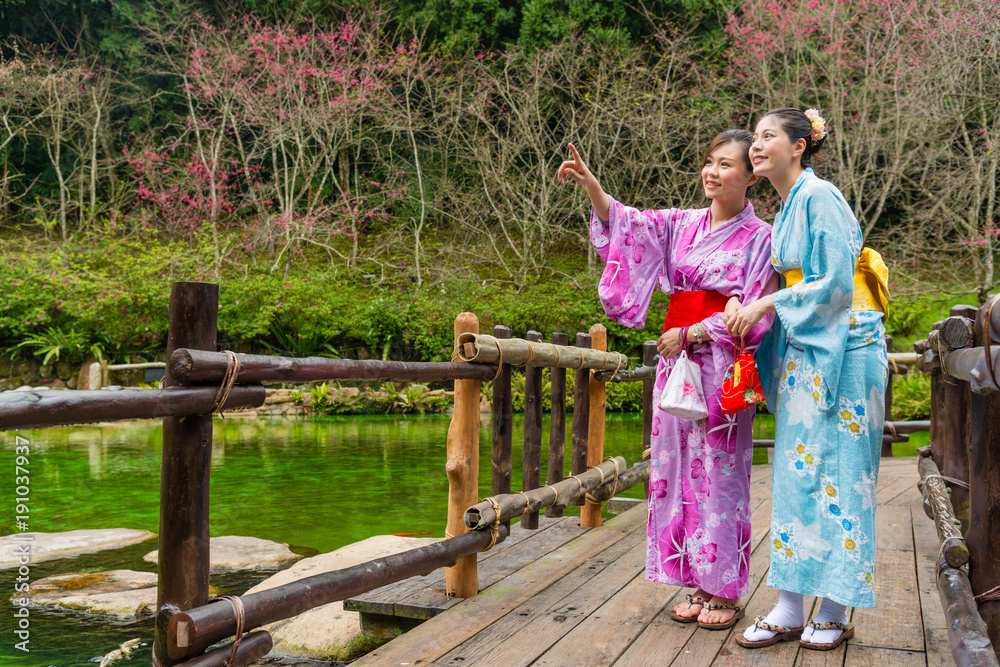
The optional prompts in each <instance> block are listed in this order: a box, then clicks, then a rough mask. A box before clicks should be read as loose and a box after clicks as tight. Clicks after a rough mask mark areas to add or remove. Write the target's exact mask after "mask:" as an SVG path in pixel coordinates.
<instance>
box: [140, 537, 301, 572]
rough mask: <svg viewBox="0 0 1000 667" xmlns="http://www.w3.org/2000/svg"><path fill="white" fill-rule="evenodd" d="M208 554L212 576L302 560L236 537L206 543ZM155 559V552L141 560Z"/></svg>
mask: <svg viewBox="0 0 1000 667" xmlns="http://www.w3.org/2000/svg"><path fill="white" fill-rule="evenodd" d="M208 550H209V559H210V563H209V567H210V568H211V571H212V572H215V573H218V572H236V571H240V570H277V569H279V568H281V567H283V566H285V565H288V564H289V563H294V562H295V561H297V560H299V559H300V558H302V556H300V555H299V554H296V553H292V551H291V550H290V549H289V548H288V545H287V544H284V543H279V542H271V541H269V540H262V539H259V538H256V537H240V536H238V535H227V536H225V537H213V538H211V539H210V540H209V541H208ZM158 555H159V554H158V553H157V552H156V551H151V552H149V553H148V554H146V555H145V556H143V560H144V561H146V562H148V563H156V562H157V558H158Z"/></svg>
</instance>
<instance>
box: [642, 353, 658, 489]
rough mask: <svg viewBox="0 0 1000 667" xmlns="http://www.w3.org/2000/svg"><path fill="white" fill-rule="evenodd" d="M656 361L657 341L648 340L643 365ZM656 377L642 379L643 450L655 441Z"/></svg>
mask: <svg viewBox="0 0 1000 667" xmlns="http://www.w3.org/2000/svg"><path fill="white" fill-rule="evenodd" d="M655 363H656V341H655V340H647V341H646V342H645V343H643V344H642V365H643V366H652V365H653V364H655ZM655 384H656V377H655V376H654V377H653V378H651V379H649V380H643V381H642V451H644V452H645V451H646V450H647V449H649V448H650V447H652V443H653V385H655ZM644 486H645V488H646V497H647V498H649V477H647V478H646V481H645V483H644Z"/></svg>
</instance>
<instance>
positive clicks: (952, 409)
mask: <svg viewBox="0 0 1000 667" xmlns="http://www.w3.org/2000/svg"><path fill="white" fill-rule="evenodd" d="M914 349H915V351H916V353H917V361H916V367H917V368H918V369H919V370H921V371H923V372H924V373H926V374H928V375H930V377H931V419H930V446H929V447H927V448H922V450H921V452H920V455H921V456H920V459H919V462H918V466H919V471H920V489H921V492H922V493H923V497H924V511H925V512H926V513H927V516H929V517H930V518H931V519H933V520H934V523H935V527H936V528H937V533H938V537H939V538H940V540H941V549H940V552H939V554H938V565H937V586H938V593H939V594H940V597H941V604H942V606H943V608H944V612H945V617H946V619H947V622H948V637H949V640H950V643H951V651H952V656H953V657H954V659H955V662H956V663H957V664H959V665H982V666H989V667H996V666H997V664H998V661H997V653H996V646H998V645H1000V558H998V557H997V554H1000V530H998V527H1000V385H998V383H997V378H998V377H1000V295H994V296H993V297H992V298H991V299H990V300H989V301H988V302H987V304H986V305H985V306H983V307H982V308H978V309H977V308H975V307H974V306H955V307H953V308H952V309H951V312H950V317H948V318H947V319H945V320H943V321H941V322H937V323H935V324H934V326H933V329H932V331H931V332H930V333H929V334H928V336H927V338H926V339H925V340H921V341H917V342H916V343H915V344H914Z"/></svg>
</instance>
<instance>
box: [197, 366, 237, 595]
mask: <svg viewBox="0 0 1000 667" xmlns="http://www.w3.org/2000/svg"><path fill="white" fill-rule="evenodd" d="M222 352H223V354H225V355H226V373H225V375H223V376H222V384H220V385H219V391H218V392H217V393H216V394H215V400H214V401H212V407H210V408H209V409H208V411H207V412H204V413H203V414H202V416H203V417H204V416H205V415H210V414H212V413H213V412H215V411H216V410H218V411H219V412H222V406H223V405H225V404H226V401H228V400H229V392H231V391H232V390H233V385H235V384H236V377H237V376H238V375H239V374H240V357H239V355H237V354H236V353H235V352H233V351H232V350H223V351H222ZM220 599H221V598H220Z"/></svg>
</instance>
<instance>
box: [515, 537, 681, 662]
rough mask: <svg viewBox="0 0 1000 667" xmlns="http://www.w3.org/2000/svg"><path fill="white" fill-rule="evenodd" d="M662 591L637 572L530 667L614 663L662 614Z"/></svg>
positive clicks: (663, 601) (661, 587) (665, 600)
mask: <svg viewBox="0 0 1000 667" xmlns="http://www.w3.org/2000/svg"><path fill="white" fill-rule="evenodd" d="M644 554H645V549H643V555H644ZM601 579H603V577H601ZM663 588H664V586H663V585H662V584H655V583H653V582H651V581H647V580H646V578H645V575H644V574H643V573H642V571H641V570H640V572H639V574H638V576H636V577H634V578H633V579H632V581H630V582H629V583H628V585H626V586H625V587H624V588H622V589H621V590H619V591H618V592H617V593H615V594H614V595H613V596H611V598H610V599H609V600H608V601H607V602H605V603H604V604H603V605H601V606H600V607H599V608H598V609H597V610H595V611H594V613H592V614H590V615H589V616H588V617H587V618H586V619H585V620H584V621H583V622H582V623H580V624H579V625H577V626H576V627H575V628H573V630H572V631H571V632H569V633H568V634H566V635H565V636H564V637H563V638H562V639H561V640H559V641H558V642H557V643H556V644H555V645H554V646H553V647H552V648H551V649H549V650H548V651H547V652H546V653H545V654H544V655H543V656H542V657H541V658H540V659H539V660H537V661H535V662H534V663H532V664H534V665H539V666H541V665H546V666H548V667H563V666H564V667H603V666H604V665H610V664H612V663H614V661H615V660H616V659H617V658H618V656H620V655H621V654H622V653H623V652H624V651H625V649H626V648H628V646H629V644H631V643H632V640H633V639H634V638H635V637H636V636H637V635H638V634H639V633H640V632H642V631H643V630H644V629H645V628H646V626H647V625H649V623H650V621H652V620H653V618H655V617H656V616H657V614H659V612H661V611H662V610H663V608H664V605H665V604H666V603H667V600H668V599H669V598H665V597H664V596H663Z"/></svg>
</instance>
